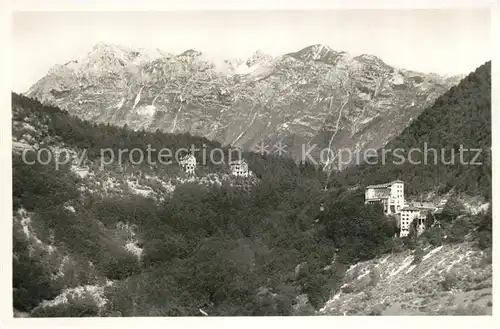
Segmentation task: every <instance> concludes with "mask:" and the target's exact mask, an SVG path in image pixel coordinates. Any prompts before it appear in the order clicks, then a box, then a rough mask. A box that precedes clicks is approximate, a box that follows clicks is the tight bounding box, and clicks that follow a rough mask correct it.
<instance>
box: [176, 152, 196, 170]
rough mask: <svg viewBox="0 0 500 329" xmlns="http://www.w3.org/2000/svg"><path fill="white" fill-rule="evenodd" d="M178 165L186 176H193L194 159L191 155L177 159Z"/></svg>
mask: <svg viewBox="0 0 500 329" xmlns="http://www.w3.org/2000/svg"><path fill="white" fill-rule="evenodd" d="M179 165H180V166H181V167H182V169H183V170H184V171H185V172H186V173H187V174H191V175H194V174H195V169H196V158H195V157H194V155H192V154H189V155H186V156H185V157H183V158H181V159H179Z"/></svg>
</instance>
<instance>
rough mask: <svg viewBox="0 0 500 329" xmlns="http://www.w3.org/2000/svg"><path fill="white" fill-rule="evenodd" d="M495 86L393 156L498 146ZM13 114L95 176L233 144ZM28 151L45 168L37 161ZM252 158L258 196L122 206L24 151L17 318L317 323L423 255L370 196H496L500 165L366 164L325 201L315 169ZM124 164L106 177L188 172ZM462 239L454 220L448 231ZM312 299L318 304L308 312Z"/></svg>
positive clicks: (477, 75)
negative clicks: (396, 192)
mask: <svg viewBox="0 0 500 329" xmlns="http://www.w3.org/2000/svg"><path fill="white" fill-rule="evenodd" d="M490 78H491V76H490V64H489V63H488V64H486V65H484V66H482V67H480V68H479V69H478V70H476V72H474V73H472V74H471V75H469V76H468V77H467V78H465V79H464V80H463V81H462V82H461V83H460V84H459V85H458V86H457V87H455V88H452V89H451V90H450V91H449V92H448V93H446V94H445V95H444V96H443V97H441V98H439V99H438V100H437V102H436V104H435V105H434V106H432V107H431V108H429V109H427V110H426V111H425V112H424V113H423V114H422V115H421V117H419V118H418V119H417V120H415V121H414V122H413V123H412V124H411V125H410V126H409V127H408V128H407V129H406V130H405V131H404V132H403V134H402V135H401V136H399V137H398V138H397V139H395V140H394V141H393V142H391V143H390V144H388V146H390V147H392V148H395V147H405V148H406V147H418V146H417V145H419V144H420V143H422V142H424V141H427V142H428V143H429V147H435V148H441V147H447V146H452V147H453V148H457V147H458V146H459V145H460V144H463V145H464V146H465V147H471V148H480V147H483V148H485V149H486V148H488V149H489V147H490V146H491V139H490V136H491V128H490V121H491V119H490V118H491V116H490V112H489V111H490V108H489V107H490V98H489V93H490ZM12 110H13V140H14V139H15V140H16V141H18V140H20V139H21V138H22V139H23V140H30V139H31V140H35V142H32V143H31V144H30V145H29V147H31V148H32V149H37V148H38V149H39V148H42V147H47V148H56V147H59V148H61V147H62V146H64V147H65V148H69V149H73V150H78V151H81V150H83V149H86V150H88V151H87V157H88V159H87V162H86V164H87V165H88V166H90V167H91V166H92V163H93V164H94V165H95V163H96V162H98V161H99V160H100V159H99V156H100V154H101V150H102V149H106V148H111V149H113V150H116V151H118V150H119V149H133V148H139V149H143V150H146V148H147V146H148V145H151V146H152V148H155V149H161V148H165V147H168V148H172V149H178V148H181V147H187V148H189V146H190V145H191V144H194V145H197V146H199V148H201V147H202V145H203V144H205V145H206V148H207V149H214V148H219V147H221V145H220V144H218V143H214V142H211V141H209V140H206V139H204V138H199V137H195V136H190V135H188V134H177V135H175V134H165V133H160V132H156V133H153V132H145V131H133V130H130V129H128V128H127V127H122V128H120V127H114V126H109V125H105V124H95V123H90V122H87V121H82V120H80V119H78V118H76V117H73V116H70V115H69V114H68V113H67V112H65V111H62V110H60V109H58V108H54V107H49V106H43V105H42V104H40V103H39V102H37V101H34V100H31V99H29V98H26V97H23V96H20V95H16V94H13V95H12ZM20 127H21V128H20ZM28 128H29V129H28ZM27 135H29V136H31V137H30V138H28V137H27ZM221 148H222V147H221ZM225 150H226V151H228V149H227V148H225ZM28 154H29V156H28V160H35V159H34V153H28ZM243 156H244V158H245V159H246V160H247V161H248V162H249V167H250V170H252V171H253V172H254V173H255V176H256V177H257V182H256V183H254V184H246V185H245V184H244V182H240V183H241V184H240V185H239V186H246V187H247V188H244V189H243V188H239V187H238V186H235V185H232V184H230V183H222V184H205V185H204V184H196V183H190V182H188V181H187V182H185V183H182V184H179V185H177V186H176V187H175V190H174V191H173V192H172V193H171V194H169V195H168V196H167V197H165V198H164V199H162V201H158V200H153V199H152V198H149V197H147V196H143V195H137V194H134V193H131V192H130V191H129V190H127V189H123V192H122V193H121V194H119V195H115V196H112V195H109V194H106V193H103V192H102V191H101V190H99V189H94V190H90V189H81V188H80V187H81V186H82V185H85V184H87V180H88V179H89V178H88V177H81V176H78V175H76V174H75V172H74V170H73V169H72V168H71V165H70V164H67V165H63V166H61V168H59V170H54V167H53V165H50V164H49V165H43V164H40V163H36V161H35V163H34V164H32V165H29V164H26V163H25V162H24V161H23V159H22V156H21V153H19V152H13V155H12V157H13V158H12V160H13V200H14V203H13V215H14V232H13V234H14V254H13V262H14V273H13V275H14V282H13V286H14V292H13V293H14V308H15V309H17V310H19V311H23V312H30V313H31V316H92V315H103V316H187V315H200V311H199V310H200V309H202V310H203V311H204V312H207V313H208V314H209V315H292V314H312V313H313V312H314V309H318V308H320V307H321V306H322V305H323V304H324V303H325V302H326V301H327V300H328V299H329V297H330V294H331V292H335V291H338V289H339V288H340V285H341V284H342V280H343V277H344V275H345V272H346V270H347V268H348V266H349V265H351V264H353V263H355V262H358V261H364V260H369V259H372V258H374V257H377V256H380V255H382V254H385V253H390V252H398V251H401V250H403V249H404V248H414V247H415V244H414V241H411V240H410V239H413V238H414V237H410V238H408V239H400V238H395V237H394V235H395V233H396V232H397V230H396V226H395V223H394V222H393V221H392V220H388V219H387V218H386V217H385V216H383V214H382V211H381V208H380V207H379V206H377V205H364V202H363V201H364V200H363V197H364V195H363V190H362V189H363V187H364V186H365V185H368V184H371V183H379V182H385V181H388V180H391V179H396V178H400V179H404V181H405V182H406V186H407V188H408V190H407V193H410V194H418V193H421V192H425V191H428V190H433V189H436V190H439V191H446V190H448V189H450V188H452V187H455V188H457V189H459V190H461V191H464V192H467V193H469V194H472V195H473V194H483V195H485V196H489V195H490V194H489V193H490V192H489V191H490V190H491V162H487V164H486V165H483V166H461V165H455V166H443V165H437V166H433V165H427V166H411V167H410V166H408V165H401V166H397V165H393V164H387V165H385V166H375V165H367V166H360V167H358V168H353V169H352V170H348V171H346V172H345V173H341V174H338V175H336V176H332V178H331V183H332V186H331V188H330V189H329V190H328V191H324V190H323V186H324V185H323V184H324V183H325V179H326V177H325V175H324V173H323V172H322V171H321V170H320V169H319V168H316V167H315V166H313V165H310V164H300V165H296V163H295V162H294V161H293V160H291V159H285V158H279V157H271V156H261V155H258V154H255V153H247V152H246V153H244V154H243ZM198 160H201V159H198ZM478 161H479V160H478ZM122 167H125V169H124V168H122ZM122 167H119V166H111V165H110V166H108V167H106V168H103V169H102V170H101V171H102V172H103V173H112V174H113V175H116V176H120V175H121V176H123V175H125V174H126V172H129V171H130V172H135V171H140V172H141V174H140V175H143V176H144V173H147V174H148V175H150V176H154V177H155V178H161V179H164V178H166V177H173V176H179V175H183V174H184V173H183V172H182V171H181V170H180V169H179V167H178V166H176V165H169V166H161V165H158V166H151V165H146V164H139V165H135V164H133V163H126V164H125V165H124V166H122ZM225 171H227V163H226V164H217V165H215V164H212V163H207V164H206V165H205V166H201V167H200V171H198V175H200V176H202V175H207V174H209V173H217V174H220V175H222V174H223V173H224V172H225ZM141 177H142V176H141ZM241 180H245V179H244V178H242V179H241ZM352 186H358V187H359V189H352V188H351V187H352ZM322 203H323V204H324V211H323V212H321V211H320V205H321V204H322ZM452 210H453V211H456V209H451V210H447V211H448V212H449V213H451V211H452ZM457 216H458V214H456V213H455V214H454V215H453V216H450V217H449V219H448V220H449V221H450V222H453V221H454V220H455V219H456V218H457ZM481 216H483V217H480V218H478V221H477V223H476V222H471V223H473V224H474V225H475V227H478V232H479V233H480V234H483V235H487V234H489V237H490V240H487V239H486V240H485V239H483V241H489V243H491V212H490V213H489V215H488V214H486V215H481ZM124 227H127V228H128V227H133V228H134V232H135V233H134V234H135V239H136V240H137V245H138V246H139V248H140V249H141V250H142V253H141V255H140V257H138V256H137V255H135V254H134V253H132V252H130V251H129V250H127V249H126V248H123V245H122V244H120V243H121V240H123V239H124V238H123V237H122V236H121V235H123V234H125V233H123V228H124ZM461 228H463V225H462V226H457V225H454V224H453V223H452V224H451V225H449V228H447V227H446V226H444V229H443V230H446V229H449V230H450V232H452V233H453V232H455V231H457V230H460V229H461ZM469 229H470V228H469ZM453 230H455V231H453ZM460 232H461V233H460V234H447V232H441V233H442V234H441V233H440V235H439V236H440V237H443V236H444V238H442V239H441V238H440V239H441V240H439V241H438V242H436V240H435V239H434V240H432V238H433V237H435V235H433V236H428V237H427V239H428V240H432V241H431V242H432V243H436V244H440V243H455V242H457V241H459V240H460V239H461V238H463V236H464V234H462V233H464V232H462V231H460ZM127 234H128V233H127ZM447 235H449V236H450V238H446V236H447ZM457 236H458V238H457ZM483 247H484V248H488V247H489V246H488V245H485V246H483ZM64 259H69V261H67V260H66V261H64ZM61 264H62V265H64V264H66V265H65V266H62V265H61ZM68 264H69V265H68ZM88 285H92V286H98V287H101V288H102V289H103V293H102V296H103V299H104V300H105V302H102V303H97V302H96V301H95V298H93V297H92V296H90V295H89V296H87V297H88V298H79V299H71V300H69V301H68V302H66V303H55V304H51V306H50V305H48V304H47V303H44V302H43V301H44V300H52V299H54V298H55V297H56V296H58V295H59V294H61V293H62V292H64V291H67V290H68V289H70V288H75V287H80V286H88ZM298 296H300V298H298ZM304 297H307V300H308V301H309V302H308V303H303V302H301V303H299V300H301V301H303V300H304ZM299 304H300V305H299Z"/></svg>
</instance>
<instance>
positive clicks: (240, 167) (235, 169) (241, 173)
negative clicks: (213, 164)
mask: <svg viewBox="0 0 500 329" xmlns="http://www.w3.org/2000/svg"><path fill="white" fill-rule="evenodd" d="M229 166H230V167H231V175H233V176H238V177H248V176H250V174H251V173H250V172H249V171H248V164H247V162H246V161H245V160H244V159H241V160H237V161H233V162H231V163H230V164H229Z"/></svg>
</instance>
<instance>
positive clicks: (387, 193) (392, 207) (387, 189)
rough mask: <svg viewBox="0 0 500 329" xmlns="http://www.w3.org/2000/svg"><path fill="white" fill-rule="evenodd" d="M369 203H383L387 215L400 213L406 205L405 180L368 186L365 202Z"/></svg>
mask: <svg viewBox="0 0 500 329" xmlns="http://www.w3.org/2000/svg"><path fill="white" fill-rule="evenodd" d="M368 203H381V204H382V205H383V207H384V214H386V215H396V214H398V213H399V212H400V210H401V209H402V208H403V207H404V206H405V194H404V182H403V181H401V180H395V181H393V182H390V183H386V184H379V185H369V186H367V187H366V189H365V204H368Z"/></svg>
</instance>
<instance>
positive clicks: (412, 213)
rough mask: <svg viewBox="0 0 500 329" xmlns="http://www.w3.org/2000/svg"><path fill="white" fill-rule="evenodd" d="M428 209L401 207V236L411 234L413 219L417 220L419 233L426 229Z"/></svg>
mask: <svg viewBox="0 0 500 329" xmlns="http://www.w3.org/2000/svg"><path fill="white" fill-rule="evenodd" d="M427 211H428V209H425V208H416V207H405V208H403V209H401V213H400V216H401V219H400V233H399V236H401V237H405V236H408V234H410V226H411V224H412V222H413V221H417V235H420V234H422V233H423V232H424V230H425V219H426V217H427Z"/></svg>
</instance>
